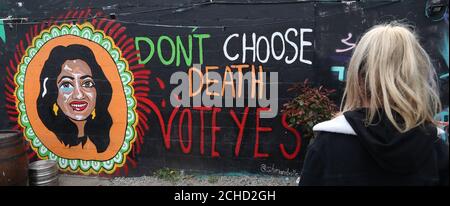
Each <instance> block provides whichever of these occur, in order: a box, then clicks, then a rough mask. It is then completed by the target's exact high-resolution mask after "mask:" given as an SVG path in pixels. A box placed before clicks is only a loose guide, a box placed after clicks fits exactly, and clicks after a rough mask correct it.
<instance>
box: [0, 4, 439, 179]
mask: <svg viewBox="0 0 450 206" xmlns="http://www.w3.org/2000/svg"><path fill="white" fill-rule="evenodd" d="M426 2H427V1H425V0H403V1H368V0H367V1H360V2H359V1H357V2H349V3H341V2H337V1H304V2H290V1H270V2H269V1H246V3H242V2H241V1H211V2H210V1H200V0H198V1H188V0H180V1H167V0H153V1H138V0H132V1H115V0H114V1H95V2H92V1H54V0H52V1H46V0H43V1H31V0H30V1H21V2H20V3H19V2H16V1H8V0H0V17H1V18H3V21H2V22H0V37H1V40H0V56H1V58H0V76H1V79H0V129H24V133H25V134H26V135H25V138H27V139H28V140H29V142H30V143H29V145H30V149H29V151H28V153H29V157H30V159H37V158H43V159H47V158H50V159H55V160H57V161H58V162H59V165H60V167H61V168H62V170H65V171H70V172H81V173H84V174H96V173H108V174H114V175H130V176H138V175H145V174H151V172H152V171H154V170H155V169H158V168H162V167H170V168H179V169H186V170H192V171H208V172H224V173H228V172H238V173H246V172H250V173H264V174H274V175H280V174H281V175H291V176H298V174H299V172H300V169H301V165H302V159H303V158H304V155H305V152H306V146H307V141H306V140H305V139H304V138H302V135H301V133H300V131H299V129H298V128H291V127H289V126H288V124H287V122H286V119H285V118H283V115H282V114H281V112H280V110H281V106H282V105H283V104H284V103H286V102H287V101H288V100H290V98H291V97H292V95H293V94H292V93H288V92H287V89H288V88H290V87H292V85H293V84H295V83H298V82H303V81H304V80H305V79H309V80H310V82H312V84H313V85H314V86H317V87H318V86H321V85H323V86H324V87H326V88H331V89H336V92H335V93H334V94H333V95H332V98H333V100H334V101H335V102H336V103H339V101H340V97H341V95H342V91H343V88H344V84H345V71H346V65H347V64H348V61H349V59H350V57H351V52H352V48H353V47H354V45H355V42H356V41H357V40H358V38H359V37H360V36H361V35H362V34H363V32H365V31H366V30H367V29H368V28H370V27H371V26H373V25H376V24H379V23H384V22H388V21H392V20H400V21H402V22H405V23H408V24H411V25H413V26H415V30H416V32H417V34H418V36H419V37H420V41H421V43H422V44H423V46H424V47H425V49H426V50H427V52H428V53H429V54H430V55H431V57H432V59H433V63H434V65H435V69H436V72H437V74H438V76H439V77H440V79H439V81H440V82H439V83H440V87H441V96H442V100H443V103H444V108H446V109H445V110H443V111H442V112H441V113H439V114H437V116H436V118H439V119H440V120H441V121H445V122H447V124H448V13H447V14H445V15H444V16H443V17H442V18H439V19H431V18H427V17H426V16H425V5H426ZM8 16H10V17H11V18H8ZM86 22H87V23H89V24H90V25H92V27H89V26H86V24H85V23H86ZM63 24H66V25H68V28H71V25H74V24H75V25H78V26H79V27H78V28H79V29H80V30H82V29H83V28H86V27H89V28H91V29H92V31H94V33H95V31H97V33H101V31H102V32H103V34H104V36H105V38H104V39H110V41H112V42H114V45H115V46H116V47H115V48H117V50H120V54H121V57H122V59H123V61H126V62H127V68H126V70H125V73H126V72H127V71H128V72H129V74H132V76H133V77H134V83H131V82H130V83H128V84H127V83H126V82H124V80H123V79H122V82H120V81H119V80H118V79H116V80H115V81H112V79H114V77H115V76H114V75H116V74H114V75H113V74H110V73H107V72H106V73H105V75H106V78H107V79H108V81H109V82H110V83H111V85H112V87H113V91H112V92H109V93H102V92H101V91H100V89H99V88H98V87H97V98H98V97H99V96H102V95H104V96H110V97H111V96H113V97H117V99H118V100H117V104H115V103H110V102H107V104H110V105H109V106H110V107H108V111H109V113H111V117H112V122H113V123H112V126H111V127H107V126H106V125H102V124H98V125H96V127H97V128H99V130H101V129H105V128H106V127H107V129H109V128H113V129H111V130H110V131H115V132H110V133H109V136H110V137H109V138H110V139H111V141H109V143H105V144H107V145H108V149H107V150H106V151H105V152H99V150H98V145H97V144H96V143H95V140H93V139H92V138H91V139H90V140H89V141H91V142H92V143H93V146H92V148H91V150H92V151H91V150H90V149H89V143H86V145H87V146H84V143H83V146H82V147H80V148H78V146H79V145H78V144H74V145H68V144H66V143H65V142H64V141H63V140H61V139H60V138H59V139H58V140H59V141H57V140H46V138H55V135H54V134H53V133H51V134H50V133H49V130H46V129H42V125H41V124H40V123H39V121H40V120H39V117H41V116H39V115H37V116H36V115H34V117H35V118H34V119H31V120H27V119H23V117H24V115H26V117H27V118H28V117H29V118H32V117H33V115H32V112H31V110H33V108H32V107H33V106H34V107H39V105H37V106H36V104H32V103H30V102H34V101H35V99H33V98H32V97H30V96H27V95H31V94H34V93H39V92H40V93H39V94H38V95H35V96H36V97H38V96H45V95H44V94H43V93H42V92H41V91H42V86H41V85H43V84H42V81H43V77H36V78H33V77H32V76H31V75H36V74H37V75H39V74H41V72H39V70H40V69H42V67H43V64H42V61H40V62H41V63H36V62H38V60H39V58H42V59H43V61H45V60H46V58H47V57H46V56H45V55H44V56H38V55H37V54H36V56H34V57H35V59H33V57H31V58H30V59H31V60H30V63H27V60H26V59H25V58H23V57H24V56H27V55H28V56H31V54H30V52H31V49H28V48H31V47H36V46H35V45H36V44H37V41H33V38H35V37H39V36H41V34H43V33H44V32H45V31H46V30H49V29H51V28H59V29H61V28H62V27H58V26H59V25H63ZM83 25H84V26H83ZM49 31H50V33H51V30H49ZM81 33H82V32H81ZM302 33H303V34H304V35H303V36H302V35H301V34H302ZM236 34H237V36H236V37H234V38H231V39H230V41H229V43H228V45H227V47H226V51H227V52H228V53H229V56H232V57H233V56H234V55H236V54H239V58H237V59H236V60H234V59H233V58H231V59H230V58H227V57H226V55H225V54H224V43H225V42H226V39H227V38H228V37H230V36H231V35H236ZM244 35H245V40H246V44H247V46H249V44H251V43H252V35H255V37H256V38H255V42H256V43H258V42H259V43H260V44H259V45H260V46H259V47H258V49H257V51H255V60H253V53H252V50H251V49H250V50H247V52H245V55H246V60H245V61H243V55H244V54H243V52H242V50H243V39H244V38H243V36H244ZM274 35H275V37H274ZM61 36H63V33H61V34H60V36H59V37H61ZM75 36H76V35H75ZM106 36H109V37H110V38H106ZM41 37H42V39H44V38H43V37H44V36H43V35H42V36H41ZM280 37H284V39H282V38H280ZM272 38H274V44H273V45H272V44H270V42H271V40H272ZM55 39H57V38H56V36H54V37H52V39H50V40H48V41H46V43H44V46H42V48H41V49H39V48H38V47H36V48H38V49H37V52H38V53H39V52H41V51H42V52H41V54H42V53H43V52H45V49H44V47H45V45H47V46H50V45H51V43H50V42H51V41H53V40H55ZM266 39H267V40H268V42H269V46H270V49H269V51H270V52H271V55H269V58H268V59H267V61H266V60H265V57H266V54H267V49H268V48H267V46H266V44H265V40H266ZM72 40H73V39H70V38H68V39H67V41H72ZM73 41H74V42H76V41H75V40H73ZM190 41H191V42H192V46H191V49H189V42H190ZM158 42H159V43H158ZM305 42H306V43H305ZM307 42H311V46H309V45H307V44H308V43H307ZM171 43H173V49H172V47H171ZM64 44H70V43H64V41H62V43H59V44H58V45H64ZM179 44H180V45H179ZM181 44H182V45H183V47H184V48H187V49H185V53H183V51H184V50H182V49H181ZM272 46H273V48H272ZM92 48H94V47H91V49H92ZM255 49H256V47H255ZM272 50H273V51H272ZM94 51H95V50H94ZM189 52H192V54H191V55H189V54H190V53H189ZM272 52H275V56H277V55H280V54H282V53H284V55H283V57H281V59H280V60H277V59H276V58H274V57H273V54H272ZM109 54H111V52H110V53H109ZM47 55H48V54H47ZM94 55H100V54H99V53H96V52H94ZM111 55H112V54H111ZM301 55H302V56H301ZM112 56H113V55H112ZM149 56H150V57H149ZM186 56H188V57H189V56H191V57H192V59H191V60H189V58H186ZM147 57H148V58H147ZM172 57H173V59H172ZM258 57H259V58H258ZM293 57H295V58H296V59H295V61H293V62H289V61H287V60H286V59H288V60H290V59H291V58H293ZM113 59H114V58H113ZM186 59H188V60H186ZM96 60H97V61H98V62H102V61H106V60H102V59H101V58H99V56H96ZM33 61H35V63H34V64H33ZM118 62H120V59H119V60H117V61H115V64H114V62H113V64H108V63H105V65H107V67H114V68H115V67H116V66H117V65H118ZM197 63H200V64H201V65H202V67H201V68H202V71H203V72H205V67H206V66H217V69H216V70H214V71H217V72H219V74H221V76H222V78H224V75H225V74H226V73H225V72H226V68H227V66H229V68H232V71H233V72H234V71H236V69H233V67H232V66H231V65H242V64H246V65H249V68H251V67H252V65H253V66H254V67H255V68H259V67H260V66H262V68H263V71H266V72H277V73H278V80H279V81H278V98H277V99H276V101H277V102H278V114H277V116H276V117H275V118H259V115H260V114H259V112H260V111H259V110H257V109H256V108H248V107H246V108H238V107H232V108H225V107H222V108H209V107H201V108H194V107H182V108H175V107H173V106H172V105H171V103H170V97H171V92H172V91H173V89H174V88H176V86H177V85H176V84H170V78H171V76H172V75H173V74H174V73H175V72H180V71H181V72H185V73H186V72H187V71H188V70H189V68H191V67H192V66H193V64H197ZM99 64H101V63H99ZM20 65H24V66H26V65H35V66H34V67H32V66H30V67H28V68H27V70H26V72H24V73H23V74H24V78H25V80H24V81H23V83H19V82H21V80H20V79H18V78H20V75H16V76H14V75H15V74H16V73H20V69H19V70H18V69H17V68H20ZM59 66H60V65H59ZM117 67H119V66H117ZM102 69H103V71H109V70H105V68H103V67H102ZM250 70H251V69H245V70H244V71H250ZM32 71H37V72H34V73H33V72H32ZM57 71H58V72H59V71H60V70H57ZM114 71H116V70H114ZM116 73H117V72H116ZM56 74H59V73H56ZM108 75H109V76H108ZM122 75H123V73H120V72H119V73H118V75H117V77H119V76H120V78H119V79H121V78H122ZM56 76H57V75H56ZM33 79H34V80H35V81H34V83H36V82H39V84H36V85H34V83H30V82H33ZM50 80H52V79H51V78H50ZM101 80H102V79H97V77H95V75H94V81H96V82H97V83H98V82H100V81H101ZM103 80H104V79H103ZM18 84H22V86H23V89H24V93H25V94H24V95H25V98H24V100H20V98H18V95H20V94H18V91H19V90H20V88H21V87H20V86H17V85H18ZM26 84H32V85H33V86H31V87H30V86H25V85H26ZM44 84H45V83H44ZM114 85H120V86H118V87H117V88H119V87H120V88H122V87H121V86H123V89H124V90H121V91H122V93H125V96H126V97H129V98H131V99H130V101H131V100H133V101H135V104H136V107H127V106H126V105H125V103H127V104H128V102H124V103H123V104H122V103H121V102H120V101H121V97H120V98H119V97H118V93H115V92H117V90H115V89H114V88H116V87H114ZM127 85H128V86H130V87H133V90H134V92H133V94H130V96H127V91H125V90H126V87H127ZM16 88H18V89H16ZM119 93H120V92H119ZM122 93H121V95H122ZM49 95H51V94H49ZM55 95H57V94H56V93H55ZM31 96H32V95H31ZM119 96H120V95H119ZM27 100H28V101H27ZM114 101H115V100H112V101H111V102H114ZM124 101H125V99H124ZM127 101H128V100H127ZM19 103H24V105H25V106H24V107H26V108H23V109H22V110H21V109H20V108H19V109H17V107H19V105H20V104H19ZM37 104H39V103H37ZM97 105H98V106H99V108H100V106H105V105H99V104H97ZM111 105H122V107H121V106H115V107H112V106H111ZM59 106H60V109H61V105H59ZM43 108H47V107H43ZM47 109H52V108H47ZM98 110H99V109H98V108H97V109H96V110H95V111H96V113H98ZM49 111H50V110H49ZM52 111H54V110H52ZM74 111H75V110H74ZM121 111H125V112H122V113H121ZM130 112H131V113H130ZM58 114H59V115H64V114H62V113H58ZM114 114H116V115H114ZM122 114H125V115H126V117H128V118H125V117H123V118H122V116H121V115H122ZM133 114H134V115H135V118H134V119H133V118H132V117H131V120H130V115H133ZM96 116H97V117H94V118H92V117H93V114H91V116H89V117H88V119H89V118H91V119H92V122H94V121H93V120H95V119H96V120H98V119H99V118H103V117H101V116H100V114H98V115H96ZM18 119H19V120H20V122H21V125H20V124H18V122H19V120H18ZM236 120H237V121H236ZM86 121H87V122H88V123H87V124H89V121H91V120H86ZM98 121H100V120H98ZM72 122H73V123H74V124H75V125H76V124H77V123H76V122H74V121H72ZM244 123H245V124H244ZM55 124H56V123H55ZM67 124H72V123H71V122H70V121H68V123H67ZM92 124H94V123H92ZM27 125H28V126H27ZM47 127H48V126H47ZM61 127H64V124H61ZM180 127H181V128H180ZM48 128H50V127H48ZM114 128H117V129H116V130H114ZM128 129H130V130H133V131H132V133H133V134H134V135H131V134H130V136H129V137H130V140H127V137H128V135H129V133H128V132H129V131H128ZM38 130H41V131H38ZM28 131H29V133H27V132H28ZM70 131H77V130H70ZM86 131H88V130H86ZM117 131H118V132H117ZM180 131H181V132H180ZM65 133H70V132H69V130H62V132H61V136H63V134H65ZM94 133H95V132H93V133H92V135H90V133H88V132H87V136H88V139H89V138H90V137H91V136H94ZM169 133H170V134H169ZM27 134H28V135H27ZM55 134H56V133H55ZM78 134H80V133H78ZM189 134H191V135H189ZM61 136H58V137H61ZM67 136H69V135H67ZM78 136H80V135H78ZM124 136H125V138H124ZM35 138H37V139H38V140H39V142H37V140H35ZM124 139H125V140H124ZM33 140H34V141H36V142H35V143H33ZM58 142H61V143H62V144H61V145H59V146H58V145H57V143H58ZM123 142H125V143H128V144H129V145H122V143H123ZM39 143H43V144H39ZM42 145H44V147H42ZM52 145H57V146H52ZM120 146H122V147H123V148H125V149H119V147H120ZM115 147H116V149H111V150H109V148H115ZM44 148H45V149H44ZM86 148H87V149H86ZM95 148H96V149H97V151H95ZM83 149H84V150H83ZM86 150H88V151H89V152H92V155H90V154H91V153H86V155H79V156H78V154H79V153H83V152H85V151H86ZM116 160H117V161H116ZM83 165H84V166H83ZM98 165H100V166H98Z"/></svg>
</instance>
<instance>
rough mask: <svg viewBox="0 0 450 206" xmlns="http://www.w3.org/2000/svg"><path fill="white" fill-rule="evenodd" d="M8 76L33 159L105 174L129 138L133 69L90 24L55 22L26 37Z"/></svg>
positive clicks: (133, 119)
mask: <svg viewBox="0 0 450 206" xmlns="http://www.w3.org/2000/svg"><path fill="white" fill-rule="evenodd" d="M25 53H26V54H25V55H24V56H23V57H22V60H21V63H20V64H19V65H18V70H17V73H16V75H15V78H14V81H15V83H16V84H17V87H16V91H15V95H16V97H17V109H18V111H19V117H18V124H19V125H20V126H21V127H22V128H23V131H24V136H25V138H26V140H27V141H28V142H29V143H30V146H31V148H32V149H33V151H34V152H35V153H36V154H37V156H38V157H39V158H40V159H51V160H55V161H57V162H58V165H59V167H60V169H61V170H63V171H71V172H81V173H84V174H92V173H94V174H97V173H101V172H106V173H108V174H111V173H113V172H114V171H115V169H116V168H117V167H121V166H123V164H124V163H125V159H126V156H127V154H128V153H129V152H130V151H131V147H132V145H133V142H134V140H135V137H136V128H135V127H136V125H137V113H136V99H135V97H134V88H133V81H134V78H133V74H132V72H131V71H130V70H129V65H128V61H127V59H125V58H124V57H123V55H122V51H121V49H120V48H119V47H117V45H116V44H115V42H114V40H113V39H112V38H111V37H109V36H107V35H106V34H105V33H104V32H103V31H101V30H98V29H95V28H94V27H93V26H92V25H91V24H89V23H85V24H82V25H68V24H62V25H54V26H52V27H50V28H48V29H46V30H43V31H42V32H41V33H40V34H39V35H38V36H36V37H35V38H34V39H33V44H32V45H30V46H29V47H28V48H27V50H26V52H25Z"/></svg>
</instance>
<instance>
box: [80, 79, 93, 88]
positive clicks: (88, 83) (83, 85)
mask: <svg viewBox="0 0 450 206" xmlns="http://www.w3.org/2000/svg"><path fill="white" fill-rule="evenodd" d="M81 86H82V87H86V88H92V87H94V82H92V81H86V82H84V83H83V84H82V85H81Z"/></svg>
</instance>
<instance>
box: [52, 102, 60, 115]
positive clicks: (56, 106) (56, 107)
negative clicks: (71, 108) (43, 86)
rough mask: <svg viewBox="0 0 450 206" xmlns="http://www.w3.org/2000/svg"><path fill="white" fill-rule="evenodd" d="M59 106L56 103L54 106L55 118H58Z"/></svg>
mask: <svg viewBox="0 0 450 206" xmlns="http://www.w3.org/2000/svg"><path fill="white" fill-rule="evenodd" d="M58 109H59V108H58V105H57V104H56V103H54V104H53V113H55V116H58Z"/></svg>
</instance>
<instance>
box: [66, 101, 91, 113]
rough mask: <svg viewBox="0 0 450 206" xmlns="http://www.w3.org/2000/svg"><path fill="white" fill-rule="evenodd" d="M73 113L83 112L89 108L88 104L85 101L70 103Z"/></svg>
mask: <svg viewBox="0 0 450 206" xmlns="http://www.w3.org/2000/svg"><path fill="white" fill-rule="evenodd" d="M70 106H71V107H72V109H73V111H83V110H85V109H86V108H87V106H88V103H87V102H85V101H73V102H71V103H70Z"/></svg>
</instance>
